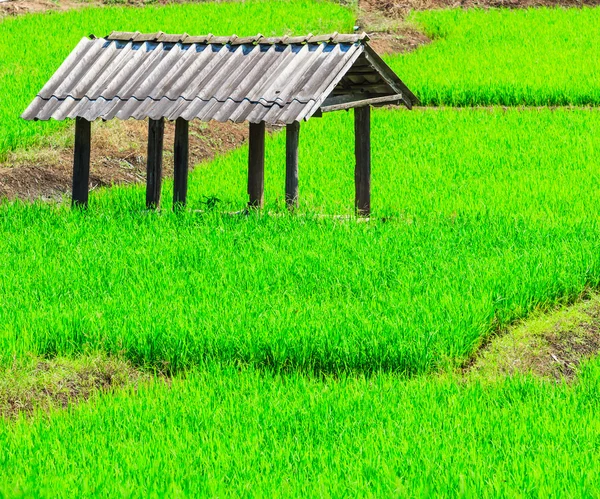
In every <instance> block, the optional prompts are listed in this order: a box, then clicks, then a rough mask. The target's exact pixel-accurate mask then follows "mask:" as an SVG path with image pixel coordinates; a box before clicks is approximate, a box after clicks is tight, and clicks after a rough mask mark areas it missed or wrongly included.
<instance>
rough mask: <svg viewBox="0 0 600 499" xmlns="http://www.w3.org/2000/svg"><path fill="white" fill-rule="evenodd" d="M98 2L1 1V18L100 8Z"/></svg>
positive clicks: (83, 0)
mask: <svg viewBox="0 0 600 499" xmlns="http://www.w3.org/2000/svg"><path fill="white" fill-rule="evenodd" d="M100 5H102V2H100V1H97V0H88V1H86V0H79V1H78V0H60V1H56V2H53V1H51V0H4V1H2V0H0V18H1V17H3V16H18V15H21V14H38V13H40V12H47V11H49V10H58V11H62V10H70V9H80V8H82V7H92V6H100Z"/></svg>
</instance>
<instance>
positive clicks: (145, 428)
mask: <svg viewBox="0 0 600 499" xmlns="http://www.w3.org/2000/svg"><path fill="white" fill-rule="evenodd" d="M599 380H600V369H599V365H598V363H597V362H596V363H593V364H590V365H588V366H587V368H586V369H585V370H584V372H583V375H582V378H581V380H580V383H579V384H576V385H575V386H566V385H552V384H547V383H542V382H540V381H539V380H534V379H531V378H516V379H507V380H504V381H502V382H500V383H498V384H481V383H473V382H469V383H462V382H460V381H459V380H452V379H445V378H441V379H435V378H433V379H431V378H420V379H415V380H410V381H403V380H401V379H399V378H398V377H396V376H390V375H377V376H374V377H370V378H362V377H345V376H342V377H341V378H340V379H337V380H336V379H332V378H328V379H326V380H320V379H314V378H311V377H305V376H299V375H297V374H292V375H287V376H280V375H273V374H269V373H265V372H257V371H255V370H252V369H250V370H242V371H241V372H238V371H236V370H232V369H223V368H217V367H214V366H213V367H212V368H210V369H207V370H203V371H195V372H193V373H190V374H189V375H188V377H187V379H178V378H176V379H175V380H173V383H172V384H171V385H166V384H165V383H164V382H162V381H157V382H156V383H154V384H153V385H150V386H148V387H144V386H142V387H140V388H139V389H138V390H137V391H135V392H134V391H133V390H132V391H125V392H121V393H117V394H115V395H114V396H111V397H105V398H100V399H96V400H95V401H94V402H92V403H90V404H86V405H82V406H80V407H78V408H76V409H74V410H71V411H69V412H62V413H54V414H52V415H51V416H49V417H41V416H40V417H37V418H35V419H32V420H21V421H18V422H16V423H12V422H5V421H0V449H1V450H0V495H3V496H6V497H21V496H23V497H73V496H77V497H92V496H93V497H96V496H98V495H103V496H107V497H224V496H230V497H539V498H545V497H590V498H591V497H597V496H598V494H600V488H599V487H600V484H599V482H598V479H597V478H598V473H599V471H600V470H599V466H598V452H599V451H600V420H599V419H598V411H599V410H600V397H599V395H598V394H599V393H600V383H599Z"/></svg>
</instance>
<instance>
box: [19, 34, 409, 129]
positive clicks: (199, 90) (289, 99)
mask: <svg viewBox="0 0 600 499" xmlns="http://www.w3.org/2000/svg"><path fill="white" fill-rule="evenodd" d="M367 42H368V37H367V35H366V34H357V35H340V34H338V33H333V34H331V35H321V36H316V37H315V36H313V35H307V36H304V37H281V38H265V37H263V36H262V35H257V36H255V37H246V38H239V37H237V36H235V35H234V36H232V37H214V36H212V35H207V36H202V37H191V36H189V35H187V34H184V35H167V34H165V33H162V32H159V33H151V34H142V33H137V32H135V33H129V32H126V33H125V32H113V33H112V34H110V35H109V36H108V37H106V38H98V39H96V38H92V39H89V38H84V39H82V40H81V41H80V42H79V44H78V45H77V47H76V48H75V49H74V50H73V52H72V53H71V54H70V55H69V56H68V57H67V59H66V60H65V61H64V63H63V64H62V65H61V67H60V68H59V69H58V71H57V72H56V73H55V74H54V76H52V78H51V79H50V80H49V81H48V83H47V84H46V85H45V86H44V88H43V89H42V90H41V91H40V92H39V94H38V95H37V96H36V98H35V99H34V101H33V102H32V103H31V104H30V106H29V107H28V108H27V109H26V111H25V112H24V113H23V116H22V117H23V118H24V119H36V120H48V119H51V118H54V119H57V120H62V119H65V118H75V117H81V118H84V119H86V120H89V121H92V120H95V119H97V118H102V119H105V120H108V119H112V118H119V119H128V118H136V119H143V118H147V117H149V118H152V119H159V118H162V117H164V118H167V119H169V120H174V119H177V118H180V117H181V118H184V119H186V120H192V119H200V120H204V121H209V120H217V121H235V122H242V121H249V122H252V123H258V122H261V121H265V122H267V123H272V124H288V123H292V122H294V121H300V120H303V119H304V120H306V119H308V118H310V117H311V116H312V115H313V114H314V113H315V112H316V111H318V110H319V108H320V106H321V105H322V104H323V102H324V101H325V99H326V98H327V97H328V96H329V95H331V94H332V92H333V90H334V89H336V88H337V87H338V84H340V85H341V83H340V82H342V83H344V84H343V88H342V89H341V90H340V88H337V90H336V95H337V96H338V98H339V94H340V92H341V93H342V94H343V93H344V92H347V93H350V92H353V94H352V95H354V94H355V93H356V87H357V86H358V87H360V86H361V84H362V83H367V84H369V85H371V86H372V87H373V85H375V86H376V87H377V88H378V92H379V93H378V94H377V95H378V96H379V95H382V94H381V92H383V94H384V95H385V94H386V92H387V93H388V94H390V95H396V94H399V93H404V94H406V93H407V91H408V89H406V87H405V86H403V84H401V82H400V80H399V79H398V78H397V76H396V75H394V74H393V72H391V70H389V68H387V66H385V63H383V62H382V61H381V64H383V65H384V66H385V68H384V69H383V71H384V72H386V71H387V72H388V73H391V75H392V77H391V80H390V76H389V74H388V76H385V75H381V74H380V73H381V72H382V69H381V68H379V69H377V68H375V67H372V66H373V61H372V60H371V62H369V60H368V59H369V57H368V56H369V54H368V53H366V54H365V50H368V51H371V53H372V50H371V49H369V48H368V47H367V46H366V43H367ZM363 54H364V55H363ZM361 56H363V57H362V58H361ZM365 56H366V57H365ZM359 58H361V61H362V62H361V64H362V65H363V68H364V67H365V66H367V70H366V71H360V74H359V77H358V80H357V79H356V77H353V78H352V79H349V77H347V74H348V72H349V70H350V69H351V68H352V67H353V65H354V64H355V63H357V61H358V60H359ZM374 64H375V66H377V65H378V64H380V63H379V62H377V61H375V63H374ZM369 67H371V69H369ZM386 68H387V69H386ZM373 75H375V76H374V77H373ZM345 77H347V78H346V80H343V79H344V78H345ZM392 80H393V81H392ZM394 82H396V83H397V82H400V85H399V86H398V85H396V83H394ZM411 96H412V94H411V93H410V91H408V99H407V102H408V104H409V105H410V103H411V99H412V98H414V96H412V97H411Z"/></svg>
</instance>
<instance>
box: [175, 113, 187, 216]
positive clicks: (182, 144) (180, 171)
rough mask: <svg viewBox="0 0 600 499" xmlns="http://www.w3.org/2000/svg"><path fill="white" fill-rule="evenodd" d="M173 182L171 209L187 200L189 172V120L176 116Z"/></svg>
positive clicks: (178, 206) (180, 206) (180, 205)
mask: <svg viewBox="0 0 600 499" xmlns="http://www.w3.org/2000/svg"><path fill="white" fill-rule="evenodd" d="M173 156H174V158H173V160H174V182H173V209H174V210H176V209H178V208H182V207H184V206H185V204H186V201H187V187H188V172H189V158H190V148H189V122H188V121H186V120H184V119H183V118H177V121H176V122H175V145H174V147H173Z"/></svg>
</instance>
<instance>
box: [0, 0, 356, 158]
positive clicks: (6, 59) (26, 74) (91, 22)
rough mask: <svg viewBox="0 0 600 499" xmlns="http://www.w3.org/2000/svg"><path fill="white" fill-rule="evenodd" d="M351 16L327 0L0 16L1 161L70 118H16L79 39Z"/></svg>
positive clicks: (347, 27) (316, 29)
mask: <svg viewBox="0 0 600 499" xmlns="http://www.w3.org/2000/svg"><path fill="white" fill-rule="evenodd" d="M353 25H354V14H353V12H352V11H351V10H349V9H347V8H342V7H340V6H338V5H335V4H334V3H332V2H326V1H318V0H317V1H315V0H250V1H246V2H242V3H238V2H233V3H231V2H224V3H216V4H215V3H200V4H191V5H169V6H162V7H161V6H147V7H144V8H127V7H106V8H87V9H82V10H76V11H70V12H62V13H56V12H53V13H47V14H44V15H27V16H20V17H7V18H4V19H0V61H1V62H0V159H2V157H3V156H5V155H6V152H7V151H9V150H12V149H15V148H16V147H23V146H27V145H31V144H34V143H36V142H39V141H40V139H41V138H42V137H43V136H44V135H47V134H50V133H51V132H52V131H55V130H56V129H57V128H58V127H62V126H65V124H66V123H67V122H45V123H29V122H25V121H23V120H21V119H19V116H20V115H21V113H22V112H23V111H24V110H25V108H26V107H27V106H28V105H29V103H30V102H31V101H32V100H33V98H34V97H35V95H36V94H37V93H38V92H39V91H40V90H41V88H42V86H43V85H44V84H45V83H46V81H47V80H48V79H49V78H50V76H52V74H53V73H54V72H55V71H56V70H57V69H58V67H59V66H60V64H61V63H62V61H63V60H64V58H65V57H66V56H67V55H68V54H69V53H70V52H71V50H73V48H74V47H75V45H77V43H78V42H79V40H80V39H81V38H82V37H84V36H88V35H89V34H90V33H93V34H95V35H97V36H105V35H107V34H108V33H110V32H111V31H113V30H117V31H141V32H155V31H159V30H160V31H164V32H166V33H182V32H187V33H190V34H206V33H209V32H212V33H213V34H215V35H231V34H234V33H235V34H237V35H238V36H248V35H256V34H257V33H262V34H263V35H265V36H269V35H283V34H305V33H309V32H313V33H330V32H334V31H339V32H351V31H352V26H353Z"/></svg>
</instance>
